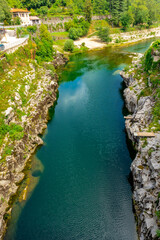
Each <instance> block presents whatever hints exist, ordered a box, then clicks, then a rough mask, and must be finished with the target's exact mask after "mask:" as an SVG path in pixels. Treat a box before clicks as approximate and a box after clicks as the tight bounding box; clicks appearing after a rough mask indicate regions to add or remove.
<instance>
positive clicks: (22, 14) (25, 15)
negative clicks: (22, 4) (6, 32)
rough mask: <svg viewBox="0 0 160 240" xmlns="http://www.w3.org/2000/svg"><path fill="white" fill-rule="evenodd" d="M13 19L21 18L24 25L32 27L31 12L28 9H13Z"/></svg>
mask: <svg viewBox="0 0 160 240" xmlns="http://www.w3.org/2000/svg"><path fill="white" fill-rule="evenodd" d="M10 12H11V14H12V18H13V19H14V18H15V17H19V18H20V19H21V22H22V25H30V18H29V14H30V12H29V11H28V10H27V9H26V10H24V9H15V8H12V9H11V11H10Z"/></svg>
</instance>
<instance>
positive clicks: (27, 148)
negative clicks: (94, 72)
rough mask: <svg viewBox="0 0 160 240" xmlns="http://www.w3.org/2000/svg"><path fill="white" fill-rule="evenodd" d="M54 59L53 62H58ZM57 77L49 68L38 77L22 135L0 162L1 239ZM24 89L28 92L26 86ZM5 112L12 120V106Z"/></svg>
mask: <svg viewBox="0 0 160 240" xmlns="http://www.w3.org/2000/svg"><path fill="white" fill-rule="evenodd" d="M57 58H58V59H59V60H60V63H58V62H57V63H56V65H58V66H60V65H64V64H65V63H66V59H65V58H63V56H62V55H60V56H58V57H57ZM57 58H56V60H55V61H58V60H57ZM52 64H53V63H52ZM27 77H29V76H27ZM57 80H58V78H57V75H56V74H55V75H54V76H53V75H51V74H50V71H48V70H45V75H44V76H43V79H41V80H39V82H38V87H37V90H36V93H34V94H33V95H31V98H30V100H29V104H28V106H27V108H26V111H25V112H26V114H27V112H28V109H29V110H30V114H27V115H24V116H23V117H22V122H21V125H22V126H23V128H24V136H23V138H22V139H21V140H17V141H15V142H14V148H13V150H12V154H10V155H9V156H7V157H6V161H5V163H2V164H0V239H2V238H3V235H4V233H5V230H6V216H7V214H8V213H9V214H10V212H11V206H10V204H9V200H10V199H11V197H12V196H13V195H14V194H16V192H17V189H18V184H19V183H20V182H21V181H22V180H23V178H24V173H23V170H24V168H25V166H26V163H27V161H28V160H29V159H30V157H31V155H32V154H33V153H34V152H35V150H36V148H37V146H39V145H42V144H43V141H42V139H41V138H40V137H39V134H42V133H43V130H44V129H45V128H46V127H47V125H46V123H47V121H48V109H49V108H50V107H51V106H52V105H53V104H54V102H55V101H56V96H57V91H58V83H57ZM25 90H26V91H29V87H27V88H26V89H25ZM16 98H17V96H15V102H16ZM18 101H19V99H18ZM5 114H6V115H7V121H9V122H14V121H15V119H14V111H13V108H12V107H9V108H8V109H6V111H5ZM7 123H8V122H7ZM4 142H5V141H4ZM4 144H5V143H4Z"/></svg>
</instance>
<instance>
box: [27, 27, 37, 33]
mask: <svg viewBox="0 0 160 240" xmlns="http://www.w3.org/2000/svg"><path fill="white" fill-rule="evenodd" d="M27 31H28V32H30V33H32V34H33V33H35V32H36V31H37V26H36V25H34V26H28V27H27Z"/></svg>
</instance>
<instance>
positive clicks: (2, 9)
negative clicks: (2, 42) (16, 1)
mask: <svg viewBox="0 0 160 240" xmlns="http://www.w3.org/2000/svg"><path fill="white" fill-rule="evenodd" d="M3 21H5V22H6V23H10V22H11V14H10V8H9V6H8V3H7V1H6V0H0V22H3Z"/></svg>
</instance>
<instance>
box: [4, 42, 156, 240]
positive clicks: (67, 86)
mask: <svg viewBox="0 0 160 240" xmlns="http://www.w3.org/2000/svg"><path fill="white" fill-rule="evenodd" d="M152 41H153V40H147V41H145V42H144V41H143V42H141V43H137V44H134V45H131V46H129V47H123V48H122V47H121V48H116V47H114V48H106V49H103V50H99V51H93V52H89V53H84V54H78V55H75V56H72V57H71V58H70V61H69V62H68V64H67V65H66V66H65V68H64V69H63V72H61V73H60V82H59V97H58V100H57V103H56V106H54V107H53V108H51V109H50V117H51V120H50V121H49V123H48V128H47V130H46V132H45V134H44V135H43V141H44V143H45V144H44V146H42V147H41V148H40V149H39V150H38V151H37V153H36V157H34V159H35V160H34V161H36V162H38V163H36V164H39V165H40V170H39V171H37V172H36V173H35V171H34V169H32V168H31V170H30V172H31V175H32V180H33V182H37V185H36V187H35V188H34V190H33V191H32V194H29V196H28V199H27V201H26V204H22V203H21V202H19V201H15V203H14V206H13V214H12V218H11V220H10V222H9V226H8V230H7V233H6V235H5V238H4V239H5V240H22V239H23V240H28V239H29V240H44V239H45V240H51V239H53V240H117V239H118V240H137V239H138V237H137V233H136V221H135V218H134V212H133V206H132V186H131V184H130V165H131V162H132V157H134V151H133V149H132V148H131V146H130V143H128V140H127V136H126V133H125V124H124V117H123V114H124V112H125V111H126V109H125V108H124V100H123V88H124V86H123V79H122V78H121V77H120V75H119V72H120V70H122V69H123V68H124V67H125V65H126V64H131V62H132V56H134V54H132V53H133V52H141V53H143V52H145V50H146V49H147V48H148V47H149V46H150V44H151V42H152ZM34 161H33V162H34ZM32 170H33V172H32ZM36 179H37V180H36Z"/></svg>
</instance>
